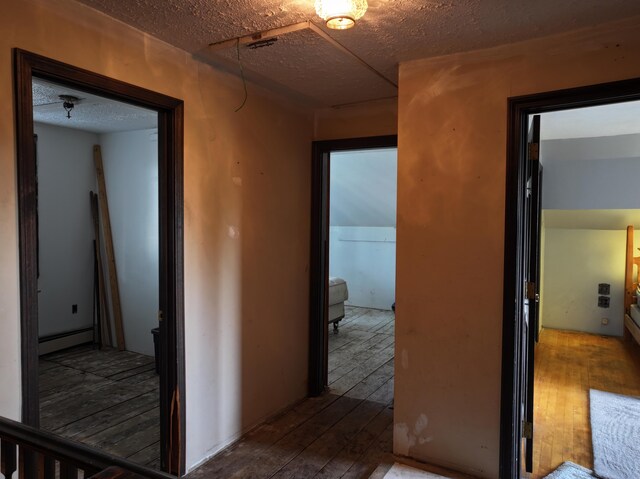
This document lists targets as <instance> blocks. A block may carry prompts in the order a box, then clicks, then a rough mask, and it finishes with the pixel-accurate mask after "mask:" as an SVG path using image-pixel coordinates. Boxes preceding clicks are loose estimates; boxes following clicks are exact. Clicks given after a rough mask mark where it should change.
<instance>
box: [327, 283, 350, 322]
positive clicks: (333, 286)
mask: <svg viewBox="0 0 640 479" xmlns="http://www.w3.org/2000/svg"><path fill="white" fill-rule="evenodd" d="M347 299H349V290H348V289H347V282H346V281H345V280H344V279H342V278H338V277H335V276H334V277H330V278H329V311H328V314H327V322H328V323H329V324H331V323H333V331H334V332H336V333H337V332H338V323H339V322H340V321H342V319H343V318H344V302H345V301H346V300H347Z"/></svg>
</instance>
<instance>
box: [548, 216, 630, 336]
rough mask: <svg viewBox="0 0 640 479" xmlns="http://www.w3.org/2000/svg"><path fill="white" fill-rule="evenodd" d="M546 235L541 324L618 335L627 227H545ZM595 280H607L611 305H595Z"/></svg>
mask: <svg viewBox="0 0 640 479" xmlns="http://www.w3.org/2000/svg"><path fill="white" fill-rule="evenodd" d="M545 236H546V239H545V256H544V263H545V269H544V283H543V290H542V300H543V302H544V310H543V316H542V324H543V326H544V327H545V328H554V329H567V330H573V331H584V332H588V333H595V334H604V335H611V336H621V335H622V328H623V311H624V305H623V302H624V271H625V248H626V231H624V230H590V229H561V228H547V229H546V232H545ZM599 283H609V284H610V285H611V295H610V307H609V308H606V309H605V308H599V307H598V284H599ZM603 318H608V319H609V324H608V325H607V326H603V325H602V324H601V323H602V319H603Z"/></svg>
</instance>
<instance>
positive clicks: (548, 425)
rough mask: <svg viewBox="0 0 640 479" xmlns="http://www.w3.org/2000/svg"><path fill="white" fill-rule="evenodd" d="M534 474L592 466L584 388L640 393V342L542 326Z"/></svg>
mask: <svg viewBox="0 0 640 479" xmlns="http://www.w3.org/2000/svg"><path fill="white" fill-rule="evenodd" d="M535 355H536V357H535V385H534V394H535V399H534V401H535V403H534V406H535V415H534V474H533V475H532V476H531V477H532V478H533V479H540V478H543V477H545V476H546V475H548V474H550V473H551V472H552V471H553V470H555V469H556V468H557V467H558V466H559V465H560V464H561V463H562V462H564V461H572V462H575V463H577V464H580V465H583V466H585V467H588V468H592V467H593V451H592V445H591V424H590V422H589V390H590V389H600V390H603V391H609V392H613V393H617V394H627V395H635V396H640V347H639V346H638V345H637V344H635V343H633V342H630V341H624V340H623V339H621V338H617V337H611V336H598V335H593V334H586V333H578V332H570V331H557V330H551V329H544V330H543V331H542V333H541V336H540V343H539V344H538V346H537V347H536V353H535Z"/></svg>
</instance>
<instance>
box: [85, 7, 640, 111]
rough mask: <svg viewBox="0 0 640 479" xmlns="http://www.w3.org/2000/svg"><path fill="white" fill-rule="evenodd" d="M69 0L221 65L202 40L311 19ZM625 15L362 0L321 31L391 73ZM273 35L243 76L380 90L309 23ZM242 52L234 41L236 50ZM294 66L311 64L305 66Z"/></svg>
mask: <svg viewBox="0 0 640 479" xmlns="http://www.w3.org/2000/svg"><path fill="white" fill-rule="evenodd" d="M79 1H80V2H82V3H85V4H87V5H89V6H91V7H93V8H95V9H97V10H100V11H102V12H104V13H106V14H107V15H110V16H112V17H115V18H118V19H120V20H122V21H123V22H125V23H128V24H130V25H132V26H134V27H136V28H138V29H140V30H142V31H145V32H147V33H149V34H151V35H154V36H156V37H158V38H160V39H162V40H164V41H166V42H168V43H170V44H173V45H175V46H177V47H179V48H181V49H183V50H186V51H188V52H190V53H193V54H194V55H196V56H199V57H205V58H209V61H212V62H213V63H217V62H220V63H221V64H226V65H227V69H230V70H233V68H232V67H231V64H230V63H228V61H225V55H224V54H223V55H217V54H216V55H215V57H213V58H212V57H211V55H209V54H207V53H206V50H207V45H209V44H210V43H213V42H218V41H222V40H226V39H230V38H234V37H238V36H242V35H248V34H252V33H255V32H257V31H261V30H265V29H271V28H276V27H281V26H284V25H288V24H292V23H296V22H301V21H304V20H312V21H314V22H316V23H318V24H321V20H320V19H319V18H318V17H317V16H316V14H315V10H314V6H313V4H314V0H128V1H126V2H123V1H122V0H79ZM633 15H640V1H638V0H561V1H558V0H449V1H446V0H369V10H368V11H367V13H366V14H365V16H364V17H363V18H362V19H361V20H360V21H359V22H358V24H357V25H356V26H355V27H354V28H353V29H351V30H345V31H329V30H327V31H328V32H329V34H330V35H331V36H332V37H333V38H334V39H336V40H338V41H339V42H340V43H342V44H343V45H345V46H346V47H348V48H349V49H350V50H351V51H353V52H354V53H356V54H357V55H358V56H360V57H361V58H362V59H364V60H365V61H366V62H367V63H369V64H370V65H372V66H374V67H375V68H376V69H377V70H379V71H380V72H381V73H383V74H384V75H386V76H388V77H389V78H392V79H395V78H396V77H397V64H398V62H399V61H404V60H411V59H416V58H424V57H430V56H437V55H442V54H447V53H453V52H459V51H466V50H473V49H478V48H485V47H490V46H495V45H499V44H504V43H509V42H514V41H519V40H524V39H528V38H533V37H539V36H544V35H549V34H554V33H559V32H562V31H566V30H571V29H576V28H581V27H588V26H591V25H595V24H598V23H602V22H607V21H611V20H617V19H622V18H626V17H629V16H633ZM323 28H324V26H323ZM290 35H291V34H290ZM280 41H282V44H280ZM280 41H279V42H278V43H279V44H280V45H278V46H277V48H276V46H274V47H268V48H262V49H259V50H256V51H255V53H254V54H252V55H251V56H248V55H246V56H248V59H247V60H246V61H247V67H246V70H248V71H249V74H250V76H251V78H252V79H257V80H258V81H262V82H263V83H266V84H274V83H275V84H278V85H282V86H283V87H284V88H285V89H286V90H288V91H289V92H291V93H294V94H296V95H298V96H302V97H307V98H311V99H313V100H314V101H315V103H318V104H322V105H336V104H340V103H344V102H345V101H344V100H345V98H347V99H348V101H349V102H351V101H354V100H355V101H360V100H363V99H375V98H380V97H384V96H388V93H389V92H388V91H387V90H388V88H386V87H384V88H383V87H382V86H381V85H380V84H379V83H380V79H379V78H377V77H376V76H375V75H374V74H372V73H370V72H367V71H366V70H364V71H362V66H361V65H359V64H358V62H356V61H355V60H352V59H350V58H349V57H348V56H345V54H344V53H341V52H339V51H338V50H335V51H334V52H330V51H328V50H327V46H326V45H322V42H319V41H318V40H317V38H314V35H313V34H311V33H310V32H306V33H305V34H298V35H297V38H294V39H291V40H289V39H287V40H286V41H285V37H282V38H281V39H280ZM247 51H248V50H247V49H246V48H243V49H242V53H243V54H244V53H245V52H247ZM229 55H230V54H228V55H227V57H229ZM261 55H262V56H264V57H263V58H260V56H261ZM227 60H228V58H227ZM276 60H278V61H276ZM336 63H337V64H338V65H337V67H336ZM302 65H306V66H307V67H312V68H313V71H314V74H313V75H311V73H310V71H309V70H308V69H307V68H305V67H303V66H302ZM236 71H237V68H236ZM336 71H337V73H336Z"/></svg>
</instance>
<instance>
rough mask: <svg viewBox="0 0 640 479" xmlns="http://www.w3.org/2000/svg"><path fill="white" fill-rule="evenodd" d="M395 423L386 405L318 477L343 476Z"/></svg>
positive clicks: (326, 478) (319, 472)
mask: <svg viewBox="0 0 640 479" xmlns="http://www.w3.org/2000/svg"><path fill="white" fill-rule="evenodd" d="M391 424H393V411H392V410H390V409H389V408H387V407H385V408H382V409H381V410H380V412H379V413H378V414H377V415H376V417H374V418H373V419H372V420H371V421H369V422H368V423H367V424H366V425H365V427H364V428H362V430H361V431H359V433H358V435H357V436H356V437H355V438H354V439H353V440H351V441H350V442H349V443H348V444H347V445H346V446H345V447H343V448H342V450H341V451H340V452H339V453H338V454H337V455H335V456H334V457H333V458H332V459H331V460H330V461H329V462H328V463H327V464H325V465H324V466H323V467H322V469H321V470H320V471H318V473H317V474H316V475H315V476H314V477H316V478H322V479H331V478H336V477H342V476H343V475H344V474H345V473H346V472H347V471H348V470H349V469H350V468H351V467H353V465H354V464H355V463H356V462H357V461H358V460H359V459H360V458H361V457H363V456H364V454H365V452H366V451H367V450H368V449H369V448H370V447H371V446H372V444H373V443H374V441H376V440H377V439H378V437H379V436H380V435H381V434H382V433H383V432H384V431H385V430H386V429H387V427H389V425H391Z"/></svg>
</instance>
